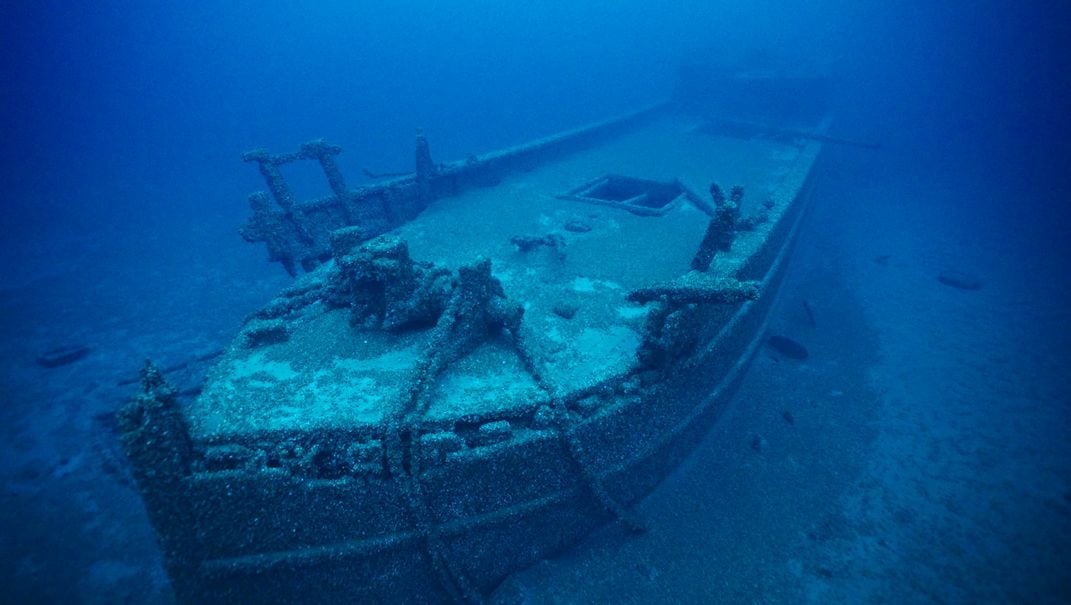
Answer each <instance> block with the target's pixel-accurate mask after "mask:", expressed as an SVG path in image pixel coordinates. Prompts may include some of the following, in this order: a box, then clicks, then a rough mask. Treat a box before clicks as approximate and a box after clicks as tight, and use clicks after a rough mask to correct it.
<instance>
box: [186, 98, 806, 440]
mask: <svg viewBox="0 0 1071 605" xmlns="http://www.w3.org/2000/svg"><path fill="white" fill-rule="evenodd" d="M698 126H700V121H699V120H698V119H696V118H690V117H684V116H679V115H666V116H662V117H658V118H656V119H653V120H651V121H648V122H646V123H643V124H641V125H638V126H637V127H635V128H633V129H631V130H629V131H628V132H626V133H624V134H621V135H620V136H617V137H614V138H611V139H609V140H606V141H601V142H599V143H598V144H595V145H593V146H591V147H589V148H586V149H583V150H580V151H577V152H575V153H572V154H570V155H567V156H565V157H562V158H559V159H556V160H554V161H552V162H549V163H546V164H543V165H539V166H535V167H533V168H532V169H531V170H530V171H527V172H520V173H514V174H511V175H509V176H507V177H505V178H503V179H502V180H501V182H498V183H496V184H494V185H493V186H487V187H482V188H476V189H471V190H467V191H463V192H462V193H461V194H459V195H456V196H452V197H446V198H442V199H438V200H436V201H434V202H433V203H432V204H431V205H430V206H429V207H428V208H427V209H426V210H424V212H423V213H422V214H420V216H418V217H417V218H416V219H415V220H413V221H412V222H410V223H407V224H405V225H403V226H401V227H399V228H397V229H395V230H394V231H393V233H394V234H396V235H398V236H400V237H401V238H402V239H404V240H405V241H406V242H407V243H408V246H409V252H410V255H411V256H412V258H413V259H414V260H416V261H430V262H434V263H436V264H440V265H445V266H446V267H448V268H450V269H452V270H456V269H457V268H458V267H459V266H461V265H463V264H466V263H471V262H472V261H474V260H476V259H477V258H479V257H484V258H490V259H491V262H492V271H493V275H494V276H495V277H496V278H498V279H499V280H500V281H501V283H502V285H503V288H504V289H505V292H506V295H507V296H508V297H509V298H510V299H512V300H514V301H517V302H518V303H520V304H522V305H523V306H524V308H525V314H524V319H523V325H524V330H525V332H526V336H527V338H528V339H529V340H530V342H531V344H532V346H533V349H534V350H535V352H536V353H537V356H538V357H539V360H540V361H541V362H542V364H543V365H544V367H545V372H546V376H547V378H548V379H549V380H550V381H551V382H552V383H553V384H554V385H555V386H556V387H557V390H558V392H560V393H564V392H570V391H575V390H578V389H582V388H585V387H589V386H591V385H593V384H596V383H598V382H600V381H602V380H605V379H606V378H608V377H611V376H614V375H617V374H621V373H624V372H627V371H628V370H629V368H630V367H632V366H633V364H634V362H635V358H636V351H637V348H638V347H639V346H640V344H641V340H642V332H643V325H644V320H645V317H646V314H647V307H645V306H643V305H639V304H636V303H631V302H628V301H627V299H626V297H627V295H628V293H629V292H630V291H632V290H634V289H636V288H640V287H644V286H649V285H652V284H655V283H659V282H665V281H668V280H671V279H673V278H676V277H680V276H682V275H684V274H686V273H687V272H688V271H689V270H690V262H691V260H692V258H693V257H694V255H695V253H696V250H697V249H698V247H699V243H700V241H701V240H702V238H703V234H704V231H705V229H706V226H707V223H708V222H709V216H708V215H707V214H706V213H705V212H704V211H703V210H702V209H701V208H700V206H701V205H702V204H703V203H708V204H709V202H708V200H709V199H710V198H709V194H708V193H707V190H708V188H709V186H710V183H711V182H717V183H719V184H720V185H721V186H722V187H723V189H725V190H726V192H728V189H729V187H731V186H733V185H742V186H743V187H744V188H745V191H746V194H745V197H744V201H743V204H742V213H741V215H742V216H743V217H747V216H749V215H752V214H754V213H755V212H756V211H757V209H758V208H759V207H760V206H761V204H762V202H764V201H766V200H772V201H773V202H774V204H773V206H772V208H771V209H770V211H769V215H770V220H769V222H766V223H763V224H760V225H758V226H757V227H756V228H755V229H754V230H752V231H742V232H740V233H739V234H738V236H737V238H736V240H735V242H734V244H733V249H732V251H731V252H729V253H724V254H722V253H719V254H718V255H717V256H716V257H715V260H714V262H713V264H712V265H711V267H710V269H709V271H708V273H709V274H711V275H713V276H716V277H721V276H724V277H732V276H736V275H738V273H739V272H740V270H741V268H742V267H743V266H744V263H745V262H746V261H747V260H748V258H750V257H751V256H752V255H753V254H755V253H756V252H757V251H758V250H759V249H760V247H761V246H762V245H763V243H764V242H765V240H766V239H767V236H768V235H769V233H770V231H771V229H773V228H774V227H775V226H776V225H777V223H778V220H779V218H780V217H781V214H782V213H783V212H784V211H785V210H786V209H787V206H788V203H789V201H790V200H791V196H793V195H794V194H795V192H796V190H797V189H798V187H799V185H800V183H802V179H803V178H804V177H805V175H806V171H807V170H809V168H810V162H809V161H805V160H806V156H807V155H808V153H807V151H808V150H809V149H811V148H812V147H813V145H797V144H790V143H786V142H781V141H776V140H771V139H765V138H753V139H742V138H731V137H727V136H717V135H713V134H708V133H704V132H702V131H701V130H700V129H698V128H697V127H698ZM606 175H620V176H624V177H628V178H630V179H638V180H641V181H648V182H656V183H661V184H673V183H676V184H677V186H678V187H680V190H679V191H678V192H679V193H680V194H681V195H679V196H678V197H676V198H675V200H676V201H675V202H673V203H670V204H668V205H666V206H658V205H657V203H655V202H654V201H652V202H651V206H650V207H649V208H647V209H648V210H650V211H651V212H654V213H660V214H658V215H656V216H641V215H639V214H635V213H633V212H631V211H629V210H626V209H622V208H620V207H615V206H613V205H605V204H597V203H590V202H587V201H581V200H580V199H578V198H579V197H587V198H590V197H596V198H598V197H600V196H601V197H602V198H603V199H606V200H610V201H611V203H613V201H612V200H613V199H618V198H622V197H627V196H628V195H630V193H633V191H631V190H628V189H629V187H633V186H636V182H632V181H630V182H628V183H626V184H625V185H617V186H609V185H605V183H604V184H603V185H599V184H598V183H596V180H597V179H600V178H601V177H604V176H606ZM593 183H594V184H593ZM585 184H591V186H589V187H588V188H587V189H586V190H585V189H584V185H585ZM640 186H641V187H642V185H640ZM615 187H616V189H615ZM622 189H625V190H628V191H622ZM570 192H572V193H573V194H574V195H573V196H572V197H571V198H569V199H566V198H565V197H563V196H566V195H567V194H569V193H570ZM669 195H670V196H671V195H672V192H671V193H670V194H669ZM690 196H691V197H692V198H693V199H696V198H698V199H697V200H696V201H692V200H689V197H690ZM654 197H655V196H654V195H652V196H649V198H648V199H649V200H653V198H654ZM663 197H666V196H663ZM611 198H612V199H611ZM633 199H635V198H633ZM643 203H647V202H643ZM514 236H530V237H533V238H540V237H544V236H553V237H554V238H560V243H561V244H564V245H562V246H553V245H537V246H535V247H534V248H533V249H531V250H529V251H522V250H520V249H519V247H518V246H517V245H516V244H515V243H514V242H512V241H511V238H513V237H514ZM330 270H331V265H330V264H328V265H325V266H323V267H321V268H319V269H317V270H316V271H315V272H314V273H313V274H310V275H308V276H306V277H305V278H303V279H305V280H310V281H315V280H317V279H323V275H324V274H326V272H328V271H330ZM570 315H571V317H570ZM288 322H289V326H288V327H289V328H290V336H289V338H288V339H287V340H286V341H285V342H280V343H276V344H269V345H266V346H261V347H257V348H243V347H241V346H238V345H236V346H233V347H232V348H231V349H230V350H229V351H228V352H227V354H226V355H225V356H224V358H223V360H222V362H221V363H220V364H219V366H218V367H217V368H216V369H215V371H214V372H213V374H212V376H211V377H210V379H209V381H208V383H207V384H206V386H205V389H204V391H203V393H202V394H201V396H200V397H199V398H198V399H197V400H196V401H195V402H194V403H192V404H191V406H190V408H188V410H187V418H188V419H189V422H190V428H191V435H192V436H193V438H194V439H197V440H207V441H214V440H227V439H229V438H232V437H234V436H235V435H242V434H245V435H248V434H259V433H265V432H271V433H274V432H287V431H315V430H353V429H362V428H363V429H374V428H375V427H377V426H379V425H380V424H381V423H382V422H383V421H384V420H385V418H386V417H387V416H388V414H389V412H390V409H391V408H390V406H391V405H392V402H393V401H395V400H396V398H397V396H398V393H399V390H400V389H402V388H405V384H406V383H407V381H408V379H409V376H410V373H411V371H412V369H413V367H414V366H415V364H416V363H417V360H418V359H419V357H420V355H421V354H422V353H423V351H424V349H425V347H426V346H427V345H428V340H429V331H428V330H424V331H408V332H403V333H387V332H383V331H378V330H375V331H362V330H358V329H357V328H355V327H353V326H351V325H350V323H349V314H348V311H347V310H346V309H329V308H327V307H325V306H323V305H321V304H315V305H312V306H311V307H309V308H308V309H307V310H306V311H305V312H304V313H302V314H301V315H300V316H299V317H296V318H293V319H291V320H288ZM429 395H430V396H431V402H432V403H431V405H430V407H429V409H428V412H427V414H426V416H425V419H426V420H427V421H430V422H436V421H441V422H444V423H447V422H450V421H451V420H453V419H457V418H460V417H463V416H466V415H485V414H488V413H489V412H493V411H507V412H508V411H511V410H512V412H513V413H516V414H521V413H524V411H525V410H530V409H534V408H535V407H536V406H538V405H539V404H540V403H542V402H543V400H544V399H545V398H546V395H545V394H544V393H543V392H542V391H540V389H538V388H537V387H536V384H535V382H534V381H533V379H532V378H531V377H530V376H529V375H528V374H527V373H526V372H525V370H524V368H523V367H522V364H521V362H520V360H519V359H518V357H517V355H516V353H515V352H514V351H513V350H512V348H511V347H510V346H509V344H508V343H505V342H493V341H492V342H488V343H484V344H483V345H480V347H479V348H478V349H477V350H476V351H474V352H473V353H471V354H469V355H468V356H466V357H465V358H463V359H461V360H460V361H458V362H456V363H454V364H452V365H451V366H450V367H449V368H448V369H447V370H446V371H445V372H444V373H443V375H442V376H441V377H440V378H439V380H438V382H437V384H436V385H435V386H434V387H433V388H432V389H431V390H430V391H429Z"/></svg>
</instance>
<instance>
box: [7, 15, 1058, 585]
mask: <svg viewBox="0 0 1071 605" xmlns="http://www.w3.org/2000/svg"><path fill="white" fill-rule="evenodd" d="M196 4H197V5H196V6H192V7H187V6H184V5H179V4H172V3H145V4H144V5H140V6H138V5H129V4H128V3H120V2H110V1H107V0H104V1H100V2H94V3H68V4H67V5H66V6H64V5H63V4H62V3H61V4H54V5H53V6H51V7H45V6H43V5H42V4H41V3H21V4H20V5H18V6H11V5H10V3H7V4H5V5H4V6H3V7H2V8H0V23H2V25H0V28H2V31H0V65H2V72H0V76H2V78H0V111H2V114H0V115H2V124H3V129H2V131H0V152H2V154H3V156H2V157H3V160H4V161H3V164H2V168H0V170H2V174H3V178H2V180H0V184H2V185H0V186H2V187H3V197H2V199H0V259H2V260H3V262H0V360H2V363H0V377H2V378H0V476H2V477H3V483H4V490H3V492H2V495H0V498H2V502H0V585H2V586H0V601H7V602H27V603H37V602H43V603H61V602H62V603H70V602H87V603H114V602H130V603H142V602H145V603H166V602H170V601H171V596H170V588H169V586H168V583H167V578H166V574H165V573H164V572H163V570H162V567H161V564H160V555H159V551H158V549H157V547H156V545H155V542H154V539H153V536H152V532H151V528H150V527H149V525H148V522H147V519H146V517H145V513H144V511H143V509H142V508H141V504H140V501H139V500H138V498H137V495H136V493H135V492H134V491H133V489H132V488H131V486H130V483H129V479H128V478H127V476H126V474H125V471H124V469H123V460H122V457H121V455H120V454H119V453H118V450H117V447H116V445H115V443H114V435H113V434H112V432H111V430H110V427H109V423H110V422H111V421H110V412H111V411H113V410H114V409H115V407H116V406H117V405H118V404H119V403H120V402H121V401H123V400H124V399H125V398H127V397H129V395H130V392H131V388H132V387H131V386H130V385H120V384H119V383H120V382H122V381H124V380H125V379H127V378H129V377H130V376H131V375H132V374H134V373H135V371H136V368H137V367H138V366H139V365H140V364H141V363H142V360H143V359H144V358H146V357H152V358H153V359H154V360H156V361H157V362H159V363H160V364H162V365H168V364H174V363H180V362H182V361H184V360H187V359H188V358H189V357H190V356H191V355H195V354H201V353H205V352H210V351H213V350H216V349H218V348H220V347H221V346H224V345H225V344H226V343H227V342H228V341H229V340H230V339H231V338H232V337H233V335H234V333H235V332H236V330H237V328H238V326H239V322H240V321H241V320H242V318H243V317H244V316H245V315H246V314H248V313H250V312H251V311H253V310H255V309H256V308H257V307H258V306H259V305H261V304H263V303H264V302H265V301H267V300H269V299H270V298H271V297H272V295H273V294H274V293H275V292H277V291H278V290H279V289H280V288H282V287H285V285H286V284H288V283H289V281H290V278H289V277H288V276H287V275H286V274H285V273H284V272H283V271H282V269H280V268H279V267H278V266H277V265H273V264H270V263H268V262H267V261H266V259H265V253H264V251H263V249H262V248H261V247H259V246H253V245H250V244H247V243H245V242H243V241H242V240H241V238H240V237H239V236H238V234H237V227H238V226H239V225H240V224H241V223H242V222H243V221H244V220H245V218H246V216H247V213H248V206H247V202H246V200H245V198H246V195H247V194H248V193H249V192H251V191H254V190H256V189H260V188H262V187H263V184H262V181H261V179H260V177H259V175H258V174H257V172H256V170H255V169H254V168H252V167H251V166H249V165H246V164H243V163H242V162H241V161H240V154H241V153H242V152H243V151H246V150H248V149H251V148H254V147H266V148H268V149H270V150H272V151H275V152H282V151H286V150H290V149H293V148H295V147H296V146H297V145H298V144H299V143H301V142H303V141H307V140H310V139H314V138H318V137H325V138H327V139H328V140H330V141H333V142H337V143H339V144H341V145H342V146H343V147H344V148H345V153H344V154H342V156H340V162H341V164H342V170H343V172H344V173H345V174H346V175H347V177H348V178H349V179H350V184H351V185H353V184H359V183H360V180H359V179H360V177H359V175H360V174H361V170H362V169H363V168H367V169H369V170H373V171H376V172H391V171H401V170H407V169H409V166H410V165H411V163H412V153H413V152H412V141H413V133H414V132H415V130H416V129H417V128H422V129H423V130H424V132H425V133H426V134H427V136H428V138H429V140H430V141H431V144H432V150H433V152H434V154H435V157H436V158H437V159H443V160H450V159H459V158H464V157H466V156H467V155H468V154H470V153H477V152H483V151H489V150H493V149H497V148H501V147H504V146H508V145H511V144H515V143H519V142H523V141H525V140H528V139H531V138H533V137H536V136H543V135H546V134H550V133H553V132H556V131H560V130H563V129H567V128H572V127H575V126H578V125H581V124H583V123H586V122H589V121H592V120H595V119H599V118H602V117H605V116H607V115H614V114H618V113H621V112H623V111H627V110H630V109H634V108H637V107H641V106H644V105H646V104H649V103H652V102H656V101H660V100H663V99H665V98H667V97H668V96H669V95H670V94H671V93H672V91H673V89H674V86H675V83H676V78H677V75H678V72H679V69H680V66H681V65H683V64H685V63H687V62H694V61H709V62H713V63H719V64H725V65H738V66H749V67H750V66H758V65H767V64H771V63H772V64H776V65H786V66H789V67H791V68H793V69H801V70H814V71H821V72H823V73H828V74H830V75H831V76H833V77H834V79H835V80H836V82H837V84H838V86H837V95H836V101H835V105H836V114H837V122H836V123H835V124H834V132H835V134H837V135H839V136H843V137H848V138H857V139H861V140H867V141H879V142H880V143H881V148H880V149H879V150H866V149H859V148H852V147H838V148H836V149H833V150H831V151H832V152H833V153H831V156H830V164H829V168H828V170H827V171H826V172H825V174H824V178H823V179H822V181H821V182H820V184H819V188H818V199H819V203H818V204H817V205H816V207H815V209H814V212H813V213H812V214H811V216H809V217H808V219H807V222H806V225H805V227H804V231H803V233H802V234H801V239H800V244H799V248H798V254H797V255H796V257H795V258H794V259H793V262H792V266H791V270H790V275H789V276H788V277H787V280H786V284H785V286H784V289H783V293H782V295H781V298H780V299H779V302H778V305H777V307H776V309H775V310H774V314H773V316H772V317H771V324H772V326H773V328H775V329H777V330H778V331H781V332H784V333H791V334H792V335H793V336H794V337H796V338H798V339H800V340H801V341H803V342H804V343H805V344H806V345H807V346H808V348H809V349H810V352H811V355H810V357H809V358H808V359H807V361H806V362H805V363H802V364H784V363H777V362H776V361H775V359H773V358H772V357H770V356H766V355H761V356H760V357H759V359H758V360H757V361H756V363H755V364H754V367H753V368H752V369H751V370H750V372H749V375H748V378H747V380H746V381H745V384H744V385H743V386H742V387H741V392H740V393H739V394H738V396H737V400H738V402H737V405H734V406H733V408H732V412H731V413H730V414H728V415H727V417H726V418H725V419H724V420H723V421H722V422H720V423H719V424H718V426H716V427H715V428H714V429H713V431H712V433H711V436H710V437H709V438H708V439H707V441H706V442H705V443H704V444H703V445H702V446H701V447H700V448H699V450H698V451H697V452H696V454H695V455H694V456H693V457H692V458H691V459H689V461H688V462H687V463H686V464H685V465H684V466H683V467H682V468H681V469H680V470H679V471H678V472H677V473H675V474H674V475H673V476H672V477H670V478H668V479H667V481H666V483H665V485H663V486H662V487H661V488H660V489H659V490H658V491H657V492H656V493H655V494H653V495H652V496H651V497H650V498H648V499H647V500H645V501H644V502H643V503H641V505H640V506H639V507H638V508H639V512H640V513H641V514H642V515H643V516H644V517H645V518H647V519H650V524H651V526H652V531H649V532H648V533H647V534H645V535H644V536H642V537H624V536H621V535H618V534H617V533H615V532H614V530H613V529H612V528H611V529H608V530H606V531H603V532H600V533H598V534H596V535H594V536H592V537H591V538H590V539H589V540H587V541H586V542H585V543H584V544H582V545H581V546H580V547H579V548H577V549H576V550H575V551H573V552H570V553H567V554H564V555H562V556H561V557H557V558H555V559H552V560H548V561H546V562H544V563H541V564H539V565H537V566H535V567H533V568H532V569H529V570H527V571H525V572H523V573H520V574H518V575H517V576H515V577H514V578H511V579H510V580H508V581H507V583H506V584H505V585H503V587H501V589H500V591H499V592H498V593H496V594H495V595H490V596H491V597H492V598H494V599H497V600H499V601H500V602H516V601H527V602H534V603H541V602H620V601H626V602H711V601H724V602H791V603H795V602H801V601H810V602H849V603H851V602H862V601H874V602H942V603H948V602H952V603H960V602H963V603H966V602H1031V603H1033V602H1066V601H1069V600H1071V574H1068V573H1067V571H1066V570H1067V569H1071V440H1069V439H1068V437H1067V436H1068V434H1071V372H1068V369H1067V368H1068V367H1071V311H1069V309H1071V272H1069V271H1068V269H1067V263H1068V261H1069V260H1071V255H1069V254H1068V244H1067V235H1066V231H1067V227H1066V225H1067V224H1068V219H1069V218H1071V211H1069V210H1068V201H1069V199H1071V162H1069V161H1068V159H1069V157H1071V156H1069V149H1068V146H1069V144H1068V140H1069V139H1068V138H1067V136H1066V134H1067V133H1068V132H1071V128H1069V123H1068V122H1069V117H1068V115H1069V114H1068V112H1067V111H1066V107H1067V106H1068V99H1071V95H1069V92H1071V91H1069V90H1068V87H1069V85H1068V79H1067V76H1066V74H1067V73H1071V61H1068V59H1067V57H1068V56H1071V53H1069V52H1068V49H1067V48H1066V46H1067V42H1066V41H1065V40H1066V39H1067V36H1068V33H1069V32H1068V26H1067V23H1069V20H1068V19H1066V18H1065V16H1064V15H1062V14H1061V13H1060V8H1059V6H1058V4H1057V3H1051V6H1050V5H1046V4H1045V3H1022V2H1010V1H1008V2H1001V1H997V0H992V1H983V2H972V3H955V2H950V3H930V2H912V3H894V4H896V5H895V6H890V5H889V4H890V3H879V2H852V3H848V2H833V1H824V2H799V3H779V2H756V3H742V4H744V5H743V6H735V5H728V4H726V5H718V4H716V3H712V2H693V1H690V0H686V1H683V2H676V3H644V2H638V1H635V0H622V1H621V2H614V3H587V4H586V3H575V2H544V3H530V5H529V4H526V3H499V2H490V1H473V2H467V3H459V4H463V5H462V6H451V5H450V4H449V3H432V2H428V1H427V0H409V1H403V2H396V3H383V4H389V6H379V5H376V4H375V3H360V5H358V6H353V5H351V3H341V2H338V3H336V2H319V3H294V2H257V3H240V4H239V3H227V2H220V3H212V2H204V3H196ZM662 4H667V5H669V4H672V6H662ZM312 176H315V175H312ZM294 185H295V189H297V192H298V193H299V194H300V197H310V196H313V195H319V194H321V193H326V190H325V187H324V184H323V183H322V182H321V181H320V180H319V179H318V178H315V179H314V178H311V177H310V176H309V175H304V176H303V175H302V174H296V175H295V179H294ZM946 270H957V271H962V272H966V273H970V274H972V275H976V276H978V277H979V278H980V279H981V280H982V281H983V282H984V285H983V287H982V288H981V289H980V290H976V291H963V290H958V289H955V288H950V287H948V286H946V285H943V284H941V283H939V282H938V281H937V279H936V278H937V275H938V274H939V273H940V272H942V271H946ZM803 301H806V302H807V306H808V307H810V309H811V312H812V314H813V316H814V320H815V321H814V324H813V325H812V324H811V322H810V319H809V318H808V317H807V316H806V314H805V311H804V308H803ZM68 344H81V345H86V346H89V347H90V348H91V349H92V350H91V352H90V353H89V354H88V355H87V356H86V357H84V358H83V359H81V360H79V361H77V362H76V363H73V364H70V365H66V366H62V367H59V368H55V369H44V368H41V367H40V366H39V365H38V364H36V363H35V361H34V360H35V358H36V357H37V356H38V355H39V354H41V353H42V352H43V351H46V350H48V349H50V348H52V347H55V346H59V345H68ZM199 371H203V368H202V369H199V368H189V371H188V372H187V374H188V375H186V376H179V378H178V379H179V380H188V381H191V382H196V380H198V379H199V375H198V372H199ZM750 402H757V403H753V404H752V403H750ZM786 412H788V416H790V417H791V418H792V421H791V422H789V421H788V420H787V419H786V418H787V416H786Z"/></svg>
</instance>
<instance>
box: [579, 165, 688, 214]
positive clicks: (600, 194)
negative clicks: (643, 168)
mask: <svg viewBox="0 0 1071 605" xmlns="http://www.w3.org/2000/svg"><path fill="white" fill-rule="evenodd" d="M686 195H687V193H686V191H685V190H684V188H683V187H681V184H680V183H679V182H677V181H670V182H661V181H648V180H646V179H637V178H633V177H630V176H620V175H616V174H609V175H606V176H601V177H599V178H597V179H595V180H593V181H589V182H587V183H584V184H583V185H581V186H579V187H576V188H574V189H572V190H570V191H569V192H568V193H566V194H564V195H559V196H558V198H559V199H563V200H573V201H577V202H587V203H589V204H599V205H600V206H610V207H611V208H620V209H622V210H628V211H629V212H631V213H633V214H639V215H641V216H661V215H663V214H665V213H667V212H669V211H670V210H671V209H672V208H673V207H674V206H675V205H676V204H677V203H679V202H680V201H681V200H682V199H684V197H685V196H686Z"/></svg>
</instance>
